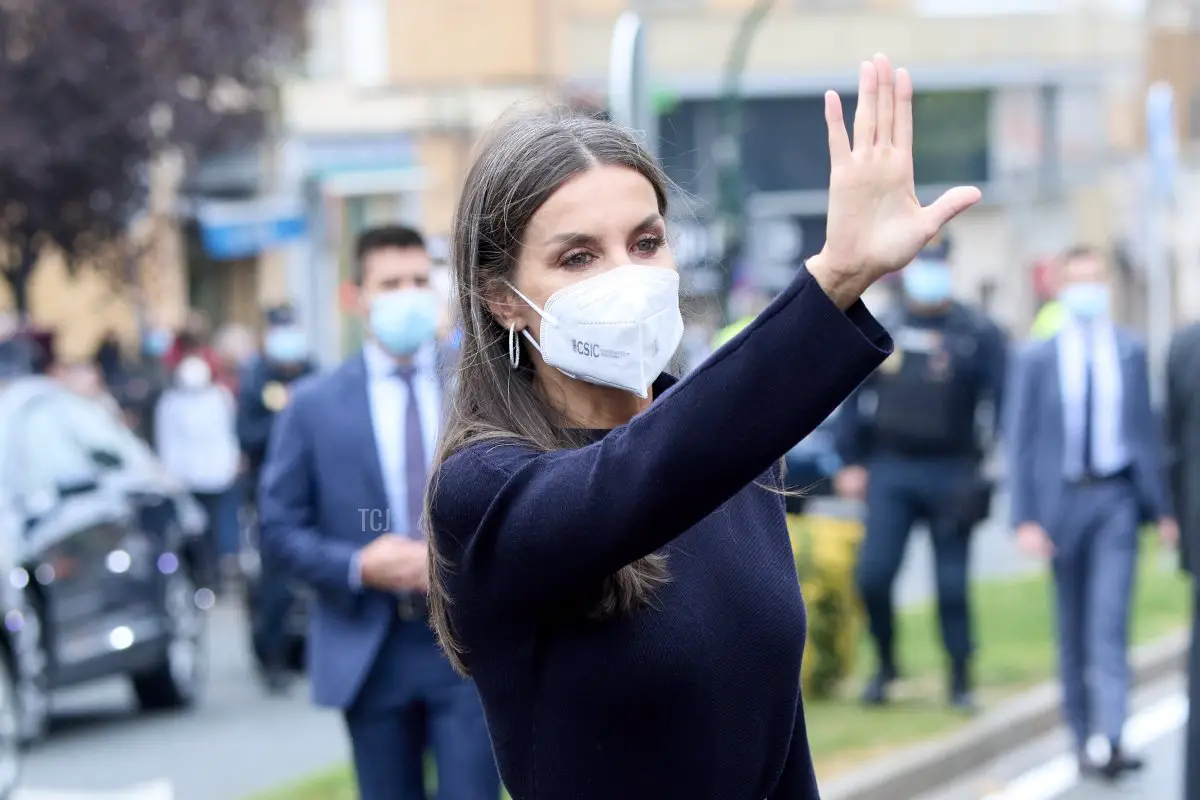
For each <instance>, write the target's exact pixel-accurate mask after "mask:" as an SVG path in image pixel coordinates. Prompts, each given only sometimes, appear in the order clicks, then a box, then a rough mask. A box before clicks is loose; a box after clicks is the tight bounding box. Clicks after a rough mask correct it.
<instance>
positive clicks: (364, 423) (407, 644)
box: [259, 226, 500, 800]
mask: <svg viewBox="0 0 1200 800" xmlns="http://www.w3.org/2000/svg"><path fill="white" fill-rule="evenodd" d="M356 264H357V275H356V278H357V280H356V283H357V286H358V291H359V303H360V311H361V313H362V315H363V317H364V319H365V321H366V327H367V332H368V335H369V340H368V342H367V344H366V346H365V347H364V348H363V351H362V352H361V353H359V354H356V355H354V356H352V357H351V358H350V359H349V360H347V361H346V362H345V363H343V364H342V365H341V367H339V368H338V369H337V370H336V371H334V372H332V373H330V374H327V375H324V376H321V377H317V378H314V379H312V380H311V381H308V382H306V383H305V384H304V385H303V386H302V387H301V388H300V389H299V390H298V391H296V393H295V394H294V396H293V397H292V398H291V402H289V403H288V404H287V406H286V407H285V408H284V409H283V412H282V414H281V416H280V418H279V421H278V424H277V425H276V426H275V429H274V430H273V431H272V434H271V447H270V452H269V455H268V457H267V461H266V464H265V465H264V468H263V477H262V487H261V490H260V492H259V520H260V526H261V535H262V550H263V557H264V564H265V569H266V570H271V569H282V570H284V571H285V572H286V573H287V574H288V575H290V576H292V577H295V578H298V579H300V580H302V581H303V582H305V583H306V584H308V585H309V586H311V587H312V588H313V589H314V591H315V593H316V596H315V599H314V601H313V605H312V606H311V607H310V612H309V614H310V625H309V643H308V644H309V647H308V653H309V659H310V664H309V670H310V674H311V676H312V685H313V693H314V695H315V697H316V700H317V702H318V703H319V704H321V705H324V706H331V707H333V708H337V709H340V710H342V712H343V713H344V714H345V719H346V723H347V726H348V728H349V731H350V741H351V745H352V747H353V751H354V769H355V773H356V775H357V778H358V790H359V794H360V796H361V797H362V798H363V800H418V799H420V800H424V798H425V797H426V796H427V788H426V782H425V756H426V753H427V752H428V751H429V750H432V751H433V756H434V760H435V762H436V764H437V795H438V797H440V798H443V799H444V800H493V799H494V798H496V797H497V796H498V795H499V793H500V784H499V778H498V777H497V775H496V766H495V761H494V760H493V757H492V750H491V744H490V742H489V740H488V732H487V727H486V725H485V723H484V717H483V710H482V708H481V707H480V704H479V697H478V695H477V694H476V692H475V687H474V686H473V685H472V684H471V683H470V682H469V681H466V680H464V679H462V678H460V677H459V676H458V675H456V674H455V673H454V670H453V669H452V668H451V666H450V663H449V662H448V661H447V660H446V658H445V656H444V655H443V654H442V651H441V650H440V648H439V647H438V643H437V640H436V639H435V638H434V634H433V631H432V630H431V629H430V627H429V616H428V604H427V602H426V596H425V592H426V588H427V578H428V564H427V548H426V543H425V535H424V530H423V526H422V524H421V521H420V520H421V517H422V513H423V506H424V493H425V487H426V485H427V482H428V474H429V473H428V470H429V465H430V460H431V459H432V457H433V452H434V444H435V442H436V441H437V437H438V430H439V428H440V425H441V413H442V408H443V403H444V402H445V399H446V398H445V388H446V386H445V382H444V379H445V377H446V374H445V364H444V360H443V359H442V358H440V357H439V350H438V347H437V344H436V341H435V337H436V332H437V324H438V312H439V308H438V299H437V295H436V293H435V292H434V291H433V290H432V289H431V287H430V263H429V256H428V254H427V252H426V250H425V245H424V241H423V239H422V237H421V235H420V234H419V233H418V232H417V231H415V230H412V229H410V228H405V227H400V226H388V227H382V228H373V229H369V230H367V231H364V232H363V233H362V234H361V235H360V237H359V239H358V244H357V251H356Z"/></svg>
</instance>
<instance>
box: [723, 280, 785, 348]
mask: <svg viewBox="0 0 1200 800" xmlns="http://www.w3.org/2000/svg"><path fill="white" fill-rule="evenodd" d="M770 302H771V297H770V296H769V295H768V294H767V293H766V292H763V291H761V290H760V289H756V288H754V287H752V286H745V285H743V286H737V287H735V288H734V289H733V291H731V292H730V293H729V318H730V319H732V320H733V322H731V323H729V324H728V325H726V326H725V327H724V328H721V329H720V330H719V331H717V333H716V335H715V336H713V338H712V349H713V350H716V349H717V348H718V347H720V346H721V345H723V344H725V343H726V342H728V341H729V340H730V339H732V338H733V337H735V336H737V335H738V334H739V333H741V332H742V329H743V328H745V327H746V326H747V325H749V324H750V323H751V322H753V321H754V318H755V317H757V316H758V315H759V314H760V313H762V310H763V309H764V308H766V307H767V304H768V303H770Z"/></svg>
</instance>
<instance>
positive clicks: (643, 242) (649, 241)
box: [635, 236, 663, 255]
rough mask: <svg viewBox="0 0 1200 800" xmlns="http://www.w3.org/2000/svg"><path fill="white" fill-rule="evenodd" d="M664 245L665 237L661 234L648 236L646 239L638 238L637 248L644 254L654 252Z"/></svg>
mask: <svg viewBox="0 0 1200 800" xmlns="http://www.w3.org/2000/svg"><path fill="white" fill-rule="evenodd" d="M662 246H663V238H662V237H661V236H647V237H645V238H644V239H638V243H637V246H636V248H635V249H636V250H637V251H638V252H639V253H641V254H643V255H646V254H651V255H652V254H654V253H657V252H658V249H659V248H660V247H662Z"/></svg>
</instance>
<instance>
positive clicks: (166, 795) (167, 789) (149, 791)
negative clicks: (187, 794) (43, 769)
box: [13, 781, 175, 800]
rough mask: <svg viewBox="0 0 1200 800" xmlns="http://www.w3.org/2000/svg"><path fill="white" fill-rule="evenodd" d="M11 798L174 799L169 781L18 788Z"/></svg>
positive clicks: (15, 799) (45, 799)
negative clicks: (107, 787)
mask: <svg viewBox="0 0 1200 800" xmlns="http://www.w3.org/2000/svg"><path fill="white" fill-rule="evenodd" d="M13 800H175V789H174V787H173V786H172V784H171V782H170V781H154V782H153V783H142V784H138V785H137V786H130V787H129V788H128V789H117V790H115V791H109V792H95V791H74V790H70V789H67V790H63V789H18V790H17V793H16V794H15V795H13Z"/></svg>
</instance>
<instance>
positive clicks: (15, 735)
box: [0, 654, 22, 800]
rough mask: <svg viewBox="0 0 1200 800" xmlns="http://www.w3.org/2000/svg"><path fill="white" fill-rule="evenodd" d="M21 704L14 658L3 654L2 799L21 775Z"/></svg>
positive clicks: (0, 716) (0, 694)
mask: <svg viewBox="0 0 1200 800" xmlns="http://www.w3.org/2000/svg"><path fill="white" fill-rule="evenodd" d="M21 760H22V759H21V708H20V703H19V701H18V696H17V682H16V679H15V677H14V674H13V669H12V662H11V661H10V660H9V658H8V657H7V654H0V800H8V798H11V797H12V796H13V794H14V792H15V791H16V788H17V783H18V782H19V780H20V778H21Z"/></svg>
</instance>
